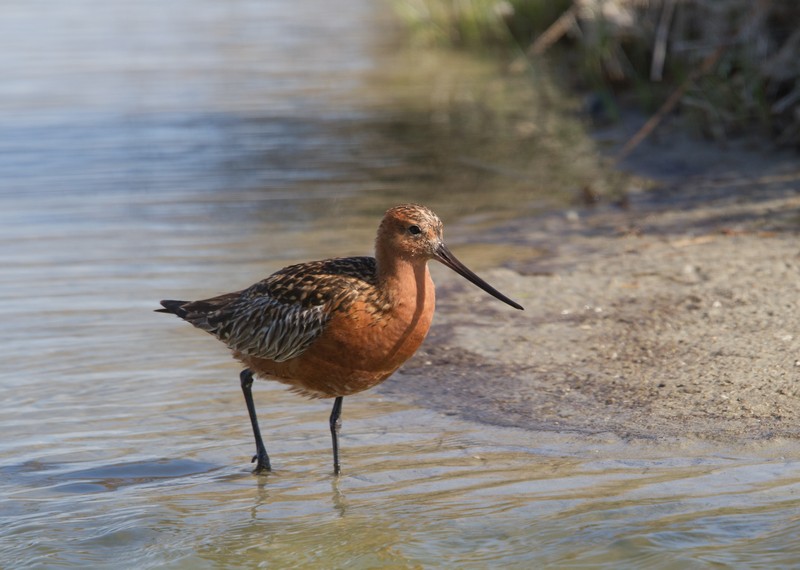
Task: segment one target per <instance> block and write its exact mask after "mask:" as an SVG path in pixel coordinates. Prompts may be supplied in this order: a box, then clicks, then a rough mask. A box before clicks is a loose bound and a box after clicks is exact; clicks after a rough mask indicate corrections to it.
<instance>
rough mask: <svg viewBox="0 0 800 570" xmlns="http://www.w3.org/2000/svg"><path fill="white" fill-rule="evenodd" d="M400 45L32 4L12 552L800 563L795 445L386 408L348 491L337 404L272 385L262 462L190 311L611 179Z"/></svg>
mask: <svg viewBox="0 0 800 570" xmlns="http://www.w3.org/2000/svg"><path fill="white" fill-rule="evenodd" d="M394 34H395V31H393V30H392V29H391V27H387V13H386V7H385V6H382V5H379V4H377V3H373V2H368V1H366V0H365V1H363V2H361V1H359V2H335V3H333V4H331V3H328V2H313V1H312V2H304V3H293V4H287V3H284V2H252V1H232V2H225V3H218V2H212V1H202V0H201V1H194V2H190V3H187V2H183V1H177V2H170V3H166V4H165V3H163V2H158V3H157V2H153V1H145V2H137V3H132V4H128V5H124V6H123V5H117V4H108V3H102V2H99V1H97V0H77V1H74V2H70V3H68V4H66V3H55V4H54V3H50V2H44V1H38V2H37V1H33V2H25V3H18V4H17V5H15V6H6V7H5V8H4V23H3V35H2V37H3V40H2V42H3V46H4V48H5V49H3V50H0V71H2V73H3V77H4V81H3V82H2V83H0V106H2V111H3V113H2V114H0V180H2V187H1V188H0V192H1V193H0V200H2V208H0V255H2V259H3V270H2V271H0V311H1V312H2V315H3V324H4V327H3V333H1V334H2V342H1V343H0V360H1V361H2V363H3V366H2V372H0V374H1V376H0V383H1V385H2V388H3V394H4V398H3V406H2V408H1V409H0V432H1V433H2V434H3V436H2V437H0V565H2V566H3V567H4V568H5V567H7V568H41V567H53V568H55V567H93V568H112V567H113V568H119V567H128V568H150V567H159V568H205V567H215V568H217V567H278V568H280V567H298V566H302V567H321V568H334V567H344V566H347V567H352V568H373V567H376V566H386V567H400V568H405V567H425V566H459V567H466V568H485V567H488V566H502V567H509V568H514V567H518V568H528V567H532V566H537V567H541V566H551V567H608V568H620V567H625V566H627V567H636V568H640V567H660V568H670V567H681V568H686V567H690V568H694V567H706V566H723V567H724V566H751V567H756V566H762V567H779V566H783V567H791V566H795V565H797V564H799V563H800V552H799V551H798V547H797V546H796V540H795V537H796V536H797V535H798V532H800V515H798V513H800V499H799V498H798V491H800V462H799V461H798V457H800V454H798V450H797V447H796V446H795V445H794V444H792V443H791V442H788V443H787V442H772V443H767V444H763V445H762V446H761V447H759V448H747V449H744V448H743V449H720V448H719V447H716V446H714V445H711V444H709V445H707V446H703V445H699V444H693V445H672V446H667V445H656V444H653V445H650V446H648V445H645V444H641V443H638V444H630V443H626V442H622V441H619V440H617V439H616V438H614V437H613V436H608V437H592V438H585V437H581V436H577V435H569V434H566V435H565V434H547V433H534V432H526V431H521V430H514V429H508V428H503V429H501V428H496V427H492V426H486V425H481V424H477V423H472V422H470V421H468V419H457V418H454V417H450V416H446V415H441V414H439V413H437V412H434V411H430V410H425V409H420V408H417V407H414V406H411V405H409V404H407V403H404V402H402V401H397V400H388V399H387V398H386V397H385V396H383V395H382V394H381V393H380V392H373V393H367V394H362V395H359V396H356V397H353V398H348V399H347V400H346V401H345V404H344V416H343V417H344V430H343V438H342V445H343V451H342V460H343V465H344V474H343V476H342V477H340V478H334V477H333V476H332V474H331V471H332V469H331V464H330V463H331V461H330V442H329V439H330V438H329V434H328V431H327V416H328V414H329V406H330V402H324V401H323V402H313V401H306V400H303V399H301V398H298V397H296V396H294V395H292V394H290V393H288V392H286V391H285V390H284V389H283V388H282V387H280V386H277V385H272V384H270V383H259V384H258V385H257V386H256V389H255V397H256V401H257V405H258V408H259V410H260V414H261V423H262V430H263V432H264V434H265V437H266V439H267V445H268V448H269V450H270V453H271V455H272V459H273V463H274V465H275V468H276V470H275V472H273V473H270V474H269V475H267V476H264V477H255V476H253V475H251V474H250V472H249V469H250V465H249V463H248V461H249V458H250V455H251V454H252V447H253V444H252V441H251V437H252V436H251V433H250V428H249V423H248V421H247V417H246V412H245V409H244V405H243V401H242V397H241V393H240V391H239V386H238V368H237V367H236V365H235V363H233V362H231V361H230V358H229V356H228V354H227V351H226V350H225V349H224V348H223V347H222V346H220V345H219V343H217V342H216V341H215V340H214V339H212V338H211V337H209V336H207V335H203V334H202V333H200V332H199V331H195V330H192V329H191V327H188V325H185V324H184V323H181V322H179V321H178V320H177V319H175V318H173V317H170V316H166V315H160V314H156V313H153V312H152V310H153V309H154V308H155V307H156V306H157V305H156V304H157V301H158V300H159V299H162V298H169V297H175V296H185V297H186V298H199V297H202V296H208V295H213V294H216V293H219V292H223V291H228V290H232V289H235V288H240V287H244V286H246V285H248V284H250V283H252V282H253V281H255V280H257V279H259V278H261V277H263V276H265V275H267V274H268V273H270V272H271V271H273V270H275V269H277V268H279V267H281V266H282V265H284V264H286V263H288V262H290V261H297V260H302V259H311V258H319V257H324V256H330V255H347V254H365V253H369V251H370V249H371V242H372V239H373V235H374V229H375V225H376V223H377V220H378V218H379V216H380V213H381V212H382V211H383V210H384V209H385V208H386V207H388V206H389V205H392V204H394V203H397V202H401V201H406V200H420V201H425V202H426V203H429V204H431V205H433V206H434V207H435V208H436V209H437V210H438V211H440V213H441V214H442V216H443V217H444V218H445V220H446V221H447V223H448V235H449V236H451V238H452V239H451V242H452V243H454V244H455V245H456V246H475V249H472V250H466V251H476V250H478V249H480V248H479V247H478V246H481V244H485V243H491V242H492V240H496V239H497V236H498V235H501V234H497V233H492V231H491V229H492V228H495V227H498V224H499V223H501V222H502V220H503V219H505V218H508V217H512V216H520V215H528V214H530V213H534V212H537V211H540V210H541V208H543V207H548V206H553V205H554V204H560V203H563V202H564V200H565V197H564V195H563V194H559V193H558V192H557V190H559V189H560V190H561V191H562V192H563V191H565V190H566V191H571V190H574V189H575V188H576V187H578V185H579V183H580V180H581V174H580V173H581V172H584V173H586V174H585V176H589V175H590V174H592V173H593V174H594V175H595V176H596V177H597V178H600V177H601V176H602V174H601V173H598V172H596V171H594V170H592V169H593V168H594V167H593V166H592V164H593V161H594V160H595V159H593V158H592V156H591V155H590V154H586V152H587V149H586V147H585V146H583V143H580V144H575V143H576V141H581V140H582V139H580V137H579V135H577V134H575V128H576V127H575V124H574V123H570V122H566V123H564V124H563V125H559V124H556V123H552V124H551V123H549V122H548V121H549V120H550V119H547V120H545V119H542V120H541V121H540V122H537V123H536V124H534V125H531V124H530V120H529V117H522V118H520V119H519V120H516V119H515V118H514V117H513V113H512V114H509V116H501V117H499V118H498V117H497V116H493V115H492V116H487V115H486V114H485V113H482V112H481V108H482V105H481V98H482V97H505V96H508V97H511V98H513V97H516V96H518V94H516V95H515V94H508V93H505V87H502V88H500V87H497V86H498V85H500V84H499V83H497V82H496V81H495V82H494V83H493V82H492V80H488V81H487V77H489V73H490V72H489V71H487V69H486V68H485V66H484V67H481V66H479V68H476V69H470V70H462V72H459V73H456V72H454V69H456V67H455V66H454V64H453V62H454V61H458V62H459V65H461V64H462V63H463V61H462V60H460V59H458V58H457V57H456V56H452V55H447V54H432V53H426V52H420V53H419V54H418V55H417V56H415V57H416V59H413V58H412V59H411V60H405V61H404V59H403V58H404V55H403V54H402V53H399V52H398V51H397V50H396V49H395V48H396V45H397V44H396V43H394V42H395V39H394V37H395V36H394ZM451 58H455V59H451ZM436 66H439V67H438V68H437V67H436ZM415 68H416V71H417V72H419V73H416V72H414V73H412V72H411V71H409V70H411V69H415ZM431 69H433V70H436V69H438V71H431ZM459 69H461V68H459ZM426 94H427V95H426ZM545 95H546V93H545ZM523 96H525V95H523ZM541 96H542V93H541V92H536V93H534V94H533V95H530V97H531V100H532V101H536V100H540V98H541ZM548 114H549V113H548V111H547V108H546V107H545V108H543V110H541V111H536V113H535V116H544V115H548ZM554 133H555V134H558V133H560V135H559V136H561V137H563V138H561V139H559V138H558V137H556V136H554ZM545 135H546V136H545ZM533 151H536V152H533ZM587 165H588V166H587ZM566 166H569V167H570V168H566ZM582 169H585V170H582ZM576 172H577V173H578V175H576V174H575V173H576ZM517 247H521V246H520V245H519V244H518V245H517ZM454 249H456V247H454ZM492 251H498V250H497V249H494V250H492ZM464 260H465V261H467V262H468V263H473V262H474V263H476V264H478V265H481V264H486V263H487V261H486V260H485V259H480V260H479V259H470V256H469V254H467V255H465V256H464ZM496 262H497V263H501V262H502V259H498V260H496ZM390 381H397V382H400V381H401V377H398V378H397V379H395V380H390Z"/></svg>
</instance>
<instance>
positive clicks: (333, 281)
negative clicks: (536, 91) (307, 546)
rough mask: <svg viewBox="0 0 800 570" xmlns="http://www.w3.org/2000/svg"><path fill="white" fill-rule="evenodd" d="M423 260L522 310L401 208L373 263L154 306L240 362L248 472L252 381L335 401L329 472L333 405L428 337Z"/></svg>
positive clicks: (265, 461)
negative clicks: (220, 345) (211, 338)
mask: <svg viewBox="0 0 800 570" xmlns="http://www.w3.org/2000/svg"><path fill="white" fill-rule="evenodd" d="M430 259H435V260H437V261H439V262H441V263H443V264H444V265H446V266H447V267H449V268H450V269H452V270H454V271H455V272H457V273H459V274H461V275H462V276H464V277H465V278H467V279H468V280H469V281H471V282H472V283H474V284H475V285H477V286H478V287H480V288H481V289H483V290H484V291H486V292H487V293H489V294H490V295H493V296H494V297H496V298H498V299H500V300H501V301H503V302H504V303H507V304H509V305H511V306H512V307H514V308H516V309H522V306H520V305H519V304H518V303H516V302H514V301H512V300H511V299H509V298H508V297H506V296H505V295H503V294H502V293H500V292H499V291H497V290H496V289H495V288H494V287H492V286H491V285H489V284H488V283H486V282H485V281H484V280H483V279H481V278H480V277H478V276H477V275H475V273H473V272H472V271H470V270H469V269H468V268H467V267H466V266H465V265H464V264H463V263H461V262H460V261H458V259H456V257H455V256H454V255H453V254H452V253H450V250H449V249H448V248H447V246H445V244H444V241H443V239H442V222H441V221H440V220H439V218H438V217H437V216H436V214H434V213H433V212H432V211H431V210H429V209H428V208H426V207H424V206H419V205H416V204H406V205H402V206H396V207H394V208H391V209H390V210H388V211H387V212H386V214H385V215H384V217H383V220H382V221H381V224H380V226H379V227H378V235H377V238H376V240H375V257H343V258H337V259H326V260H323V261H312V262H309V263H300V264H298V265H291V266H289V267H285V268H284V269H281V270H280V271H277V272H276V273H273V274H272V275H271V276H269V277H267V278H266V279H264V280H263V281H259V282H258V283H256V284H254V285H252V286H250V287H248V288H247V289H244V290H242V291H237V292H235V293H226V294H224V295H220V296H218V297H212V298H211V299H205V300H202V301H161V305H162V306H163V307H164V308H163V309H158V312H162V313H172V314H174V315H177V316H179V317H180V318H182V319H184V320H186V321H188V322H190V323H191V324H193V325H194V326H196V327H197V328H200V329H203V330H204V331H206V332H209V333H211V334H212V335H214V336H215V337H217V338H218V339H219V340H221V341H222V342H224V343H225V344H226V345H227V346H228V348H230V349H231V350H232V351H233V356H234V357H235V358H237V359H238V360H240V361H241V362H242V363H243V364H244V365H245V367H246V368H245V369H244V370H243V371H242V373H241V374H240V381H241V386H242V392H243V393H244V399H245V403H246V404H247V411H248V413H249V414H250V422H251V424H252V426H253V434H254V436H255V440H256V455H255V456H254V457H253V462H255V463H256V467H255V472H256V473H259V472H262V471H269V470H270V469H271V466H270V460H269V456H268V455H267V450H266V447H265V446H264V442H263V440H262V438H261V432H260V430H259V428H258V420H257V418H256V411H255V405H254V404H253V395H252V391H251V389H252V385H253V378H254V376H258V377H262V378H267V379H272V380H277V381H279V382H283V383H284V384H288V385H289V386H290V387H291V389H292V390H294V391H295V392H298V393H300V394H303V395H305V396H310V397H312V398H335V400H334V404H333V410H332V411H331V416H330V429H331V437H332V439H333V470H334V473H337V474H338V473H339V471H340V467H339V429H340V427H341V420H340V417H341V411H342V399H343V398H344V396H349V395H351V394H355V393H357V392H361V391H363V390H366V389H368V388H372V387H373V386H375V385H377V384H380V383H381V382H383V381H384V380H386V379H387V378H388V377H389V376H391V375H392V373H393V372H394V371H395V370H397V369H398V368H399V367H400V366H401V365H402V364H403V363H404V362H405V361H406V360H407V359H408V358H409V357H411V355H412V354H414V352H416V350H417V348H419V346H420V344H421V343H422V341H423V340H424V338H425V335H426V334H427V333H428V328H429V327H430V325H431V320H432V318H433V310H434V303H435V297H434V287H433V281H432V280H431V276H430V273H429V272H428V260H430Z"/></svg>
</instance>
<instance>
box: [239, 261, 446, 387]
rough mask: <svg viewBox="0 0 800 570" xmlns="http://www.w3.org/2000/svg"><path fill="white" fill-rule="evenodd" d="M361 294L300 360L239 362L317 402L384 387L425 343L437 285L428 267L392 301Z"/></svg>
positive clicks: (401, 286) (400, 286)
mask: <svg viewBox="0 0 800 570" xmlns="http://www.w3.org/2000/svg"><path fill="white" fill-rule="evenodd" d="M360 293H361V294H360V295H359V296H358V298H357V299H355V300H354V301H353V302H352V303H349V304H348V305H347V306H346V307H342V308H341V309H340V310H337V311H334V312H332V313H331V315H330V320H329V321H328V322H327V324H326V325H325V328H324V330H323V332H322V333H321V334H320V336H319V337H318V338H317V339H315V340H314V342H313V343H312V344H311V346H309V347H308V349H306V350H305V352H303V353H302V354H301V355H300V356H298V357H297V358H294V359H291V360H288V361H285V362H274V361H271V360H265V359H260V358H253V357H248V356H246V355H242V354H236V356H237V358H239V359H241V360H242V361H243V362H244V363H245V364H246V365H247V366H249V367H250V368H251V369H253V370H254V371H255V372H256V373H258V374H260V375H265V376H270V377H273V378H275V379H277V380H279V381H281V382H284V383H286V384H289V385H291V386H292V388H293V389H294V390H295V391H297V392H301V393H303V394H306V395H309V396H312V397H323V398H324V397H334V396H347V395H349V394H354V393H356V392H361V391H362V390H366V389H368V388H371V387H372V386H375V385H376V384H379V383H380V382H382V381H383V380H385V379H386V378H388V377H389V376H390V375H391V374H392V373H393V372H394V371H395V370H397V369H398V368H399V367H400V366H401V365H402V364H403V363H404V362H405V361H406V360H408V358H409V357H411V356H412V355H413V354H414V353H415V352H416V350H417V349H418V348H419V346H420V344H422V341H423V340H424V339H425V336H426V335H427V333H428V329H429V328H430V325H431V321H432V319H433V312H434V306H435V302H436V301H435V292H434V287H433V282H432V281H431V278H430V274H429V273H428V270H427V267H425V266H422V267H421V268H420V270H419V271H418V272H417V274H416V275H415V277H414V278H413V279H412V278H410V279H406V280H403V281H401V282H398V283H395V284H394V288H393V290H392V291H391V294H390V295H388V294H387V293H386V292H385V291H378V290H377V289H376V290H362V291H361V292H360ZM378 299H383V301H381V302H378V301H377V300H378ZM386 299H390V301H387V300H386Z"/></svg>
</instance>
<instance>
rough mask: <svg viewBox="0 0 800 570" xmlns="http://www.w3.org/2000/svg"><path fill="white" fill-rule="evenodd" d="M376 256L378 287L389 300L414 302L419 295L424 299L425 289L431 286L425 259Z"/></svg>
mask: <svg viewBox="0 0 800 570" xmlns="http://www.w3.org/2000/svg"><path fill="white" fill-rule="evenodd" d="M376 254H377V255H376V261H377V272H378V286H379V287H380V288H381V289H382V290H383V291H384V292H385V293H386V294H387V295H388V296H389V298H390V299H393V300H394V301H399V300H401V299H415V300H416V298H417V297H418V296H419V295H420V294H422V295H423V297H424V295H425V291H426V289H427V288H428V287H430V286H432V283H430V274H429V273H428V262H427V260H426V259H420V258H411V259H409V258H405V257H399V256H396V255H393V256H381V255H380V253H379V252H376Z"/></svg>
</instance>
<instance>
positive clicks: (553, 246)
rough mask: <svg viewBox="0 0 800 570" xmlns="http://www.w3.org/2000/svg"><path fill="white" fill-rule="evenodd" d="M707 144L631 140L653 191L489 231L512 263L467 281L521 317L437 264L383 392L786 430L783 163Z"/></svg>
mask: <svg viewBox="0 0 800 570" xmlns="http://www.w3.org/2000/svg"><path fill="white" fill-rule="evenodd" d="M689 144H690V145H691V144H692V143H689ZM693 148H694V149H702V150H697V152H693V150H692V149H693ZM709 148H710V147H708V145H706V146H702V145H698V144H695V145H694V147H692V146H690V147H689V149H688V151H687V148H686V147H680V148H676V145H674V144H673V145H663V144H662V145H650V146H648V147H646V148H644V149H642V150H641V151H640V152H639V158H638V159H637V158H634V161H636V162H634V163H629V164H628V165H627V166H628V167H629V168H632V167H635V168H638V169H639V170H640V172H644V173H645V174H646V175H647V177H648V178H649V179H651V180H653V179H655V180H656V182H657V185H656V186H655V187H654V188H651V189H649V190H646V191H640V192H637V191H635V190H634V191H630V192H629V194H628V198H627V204H625V205H624V207H623V206H619V205H617V206H615V205H611V204H606V205H602V204H601V205H599V206H594V207H589V206H586V207H583V208H581V209H575V210H571V211H567V212H559V213H555V214H550V215H546V216H541V217H537V218H531V219H521V220H516V221H514V222H512V223H510V224H506V225H504V226H503V227H499V228H495V229H494V230H493V231H492V232H490V235H489V236H488V239H490V240H491V241H493V242H495V243H502V244H511V245H513V246H514V248H515V250H516V251H519V249H520V248H521V247H522V248H523V249H524V248H528V247H529V248H530V255H528V256H523V259H519V258H517V259H515V260H513V261H510V262H507V263H506V264H505V267H503V268H500V269H494V270H490V271H484V272H482V273H483V274H484V276H485V277H486V278H487V280H488V281H489V282H491V283H492V284H494V285H495V286H497V288H498V289H500V290H501V291H503V292H505V293H507V294H508V295H509V296H510V297H512V298H514V299H515V300H517V301H519V302H520V303H522V304H523V305H524V306H525V311H524V312H518V311H514V310H513V309H510V308H509V307H507V306H505V305H503V304H502V303H500V302H497V301H495V300H493V299H491V298H490V297H488V296H487V295H485V294H484V293H483V292H481V291H479V290H478V289H476V288H475V287H473V286H472V285H470V284H469V283H466V282H464V281H463V280H460V279H459V278H458V277H456V276H451V275H449V274H445V273H437V277H438V279H437V283H438V308H437V316H436V320H435V324H434V326H433V328H432V329H431V333H430V336H429V338H428V340H427V341H426V343H425V344H424V345H423V348H422V349H421V350H420V352H419V353H418V354H417V355H416V356H415V357H414V358H413V359H412V360H411V361H409V363H407V364H406V366H405V367H404V368H403V369H402V370H401V372H400V373H398V374H397V375H396V376H395V378H394V379H393V380H391V381H389V382H387V383H386V384H385V385H384V387H383V388H382V389H383V391H384V392H393V393H395V394H398V395H403V394H405V395H409V396H410V397H412V398H413V399H414V400H415V401H416V402H417V403H421V404H424V405H428V406H431V407H434V408H436V409H439V410H442V411H445V412H448V413H455V414H459V415H463V416H464V417H467V418H470V419H475V420H478V421H483V422H488V423H494V424H501V425H513V426H519V427H524V428H531V429H548V430H558V431H571V430H574V431H580V432H586V433H601V432H613V433H615V434H617V435H619V436H622V437H636V438H669V437H681V436H691V437H701V438H713V439H727V438H737V439H741V438H752V439H763V438H773V437H798V436H800V325H799V321H798V315H800V241H798V229H800V166H798V162H797V158H796V156H795V155H791V154H785V155H783V154H778V153H773V152H767V151H763V150H761V151H759V150H731V149H728V150H724V149H718V148H715V149H712V150H708V149H709ZM631 165H633V166H631ZM628 190H630V189H628Z"/></svg>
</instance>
